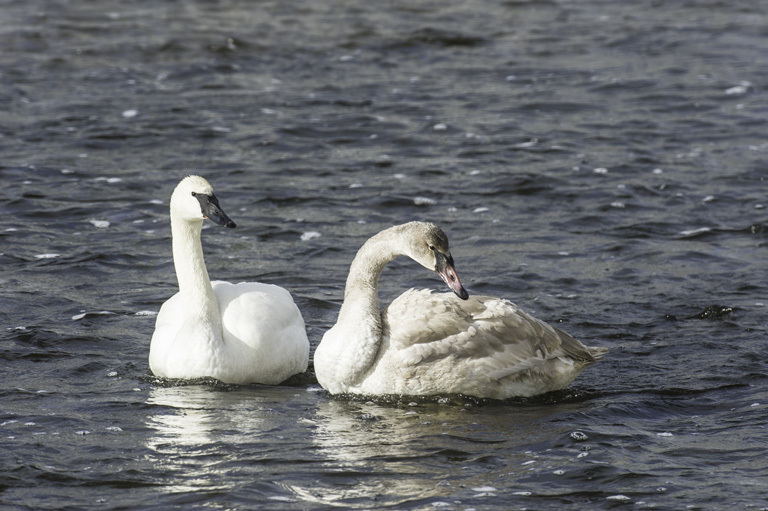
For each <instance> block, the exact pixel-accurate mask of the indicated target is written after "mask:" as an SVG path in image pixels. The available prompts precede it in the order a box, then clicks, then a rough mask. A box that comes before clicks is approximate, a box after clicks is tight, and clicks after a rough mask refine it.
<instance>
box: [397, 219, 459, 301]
mask: <svg viewBox="0 0 768 511" xmlns="http://www.w3.org/2000/svg"><path fill="white" fill-rule="evenodd" d="M402 227H403V228H404V229H405V230H406V232H407V233H408V234H407V239H408V240H409V241H408V255H409V256H410V257H411V258H412V259H413V260H415V261H416V262H418V263H419V264H421V265H422V266H424V267H425V268H427V269H430V270H433V271H435V272H437V274H438V275H440V278H441V279H443V281H444V282H445V283H446V284H448V287H449V288H451V291H453V292H454V293H456V296H458V297H459V298H461V299H462V300H466V299H467V298H469V293H468V292H467V290H466V289H464V286H462V285H461V281H460V280H459V275H458V274H457V273H456V268H455V267H454V265H453V257H452V256H451V251H450V250H449V248H448V236H446V235H445V233H444V232H443V230H442V229H440V228H439V227H438V226H436V225H435V224H431V223H428V222H411V223H408V224H405V225H403V226H402Z"/></svg>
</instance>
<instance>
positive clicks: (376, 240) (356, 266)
mask: <svg viewBox="0 0 768 511" xmlns="http://www.w3.org/2000/svg"><path fill="white" fill-rule="evenodd" d="M392 234H393V233H392V232H391V229H387V230H385V231H382V232H380V233H379V234H377V235H376V236H373V237H372V238H370V239H369V240H368V241H366V242H365V244H363V246H362V247H360V250H358V251H357V255H355V259H354V260H353V261H352V264H351V265H350V267H349V276H348V277H347V284H346V287H345V289H344V302H343V303H342V305H341V310H340V311H339V319H338V322H339V323H343V322H345V321H346V320H347V319H350V320H354V321H359V320H360V318H361V316H365V317H366V318H367V319H368V320H369V321H370V323H368V321H366V323H367V324H370V325H372V326H374V325H375V326H376V327H380V323H381V318H380V314H379V296H378V288H379V277H380V276H381V272H382V270H384V267H385V266H386V265H387V263H389V262H390V261H391V260H393V259H394V258H395V257H397V256H398V255H402V254H403V252H402V251H401V250H399V248H398V247H397V244H396V243H395V240H394V239H393V238H394V237H393V236H392Z"/></svg>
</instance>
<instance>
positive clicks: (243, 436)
mask: <svg viewBox="0 0 768 511" xmlns="http://www.w3.org/2000/svg"><path fill="white" fill-rule="evenodd" d="M289 390H290V389H289ZM291 393H292V394H293V393H295V391H292V392H291ZM276 394H277V395H278V396H279V398H281V399H287V396H286V394H287V391H281V392H277V393H276ZM273 399H274V397H273ZM264 400H265V398H264V397H262V396H260V395H254V393H253V392H252V391H247V389H245V391H242V392H235V391H231V392H227V391H222V390H221V389H216V388H213V387H210V386H206V385H187V386H180V387H158V388H154V389H152V390H151V391H150V395H149V398H148V399H147V404H148V405H151V406H152V413H151V414H149V416H148V421H147V426H148V427H150V428H151V429H152V430H154V434H153V435H152V436H151V437H149V439H148V440H147V447H148V448H149V449H150V451H152V452H153V453H154V454H155V456H153V458H152V463H153V465H154V466H155V468H156V471H157V472H158V473H164V474H166V475H167V476H168V477H169V478H170V479H171V480H172V484H170V485H169V486H167V487H166V488H165V489H166V490H167V491H169V492H173V493H177V492H199V491H222V490H230V489H232V488H234V487H235V486H236V485H237V484H238V483H240V484H242V481H238V480H237V479H236V478H233V477H232V475H231V471H232V468H233V465H236V464H237V463H238V462H239V458H240V455H241V452H240V451H245V452H248V451H256V452H259V453H263V452H264V450H265V449H264V448H263V447H261V448H260V449H259V447H258V446H260V445H263V444H264V443H266V442H267V440H268V439H267V438H265V437H266V436H268V435H269V434H270V432H271V431H272V430H274V429H279V426H280V421H279V420H278V418H275V420H272V416H273V415H274V413H273V411H272V410H271V408H270V407H265V406H261V405H263V404H264V403H263V401H264ZM270 404H271V403H270ZM282 420H283V421H285V419H284V418H283V419H282ZM254 444H255V445H256V447H254ZM248 479H249V480H251V477H249V478H248Z"/></svg>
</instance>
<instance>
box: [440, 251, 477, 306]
mask: <svg viewBox="0 0 768 511" xmlns="http://www.w3.org/2000/svg"><path fill="white" fill-rule="evenodd" d="M434 253H435V261H436V264H435V271H436V272H437V274H438V275H440V278H441V279H443V282H445V283H446V284H448V287H449V288H451V291H453V292H454V293H455V294H456V296H458V297H459V298H461V299H462V300H466V299H467V298H469V293H468V292H467V290H466V289H464V286H462V285H461V281H460V280H459V275H458V274H457V273H456V268H455V267H454V266H453V257H451V254H448V255H445V254H443V253H442V252H439V251H437V250H434Z"/></svg>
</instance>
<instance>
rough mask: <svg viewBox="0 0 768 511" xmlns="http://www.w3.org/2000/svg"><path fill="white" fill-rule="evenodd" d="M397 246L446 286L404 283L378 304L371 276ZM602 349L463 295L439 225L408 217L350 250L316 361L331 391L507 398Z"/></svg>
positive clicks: (554, 385) (541, 388) (537, 388)
mask: <svg viewBox="0 0 768 511" xmlns="http://www.w3.org/2000/svg"><path fill="white" fill-rule="evenodd" d="M398 255H407V256H409V257H411V258H412V259H414V260H416V261H418V262H419V263H421V264H422V265H423V266H425V267H427V268H429V269H433V270H436V271H437V272H438V274H439V275H440V276H441V277H442V278H443V280H444V281H445V282H446V283H447V284H448V285H449V287H450V288H451V289H452V290H453V293H433V292H431V291H428V290H413V289H411V290H408V291H406V292H405V293H403V294H402V295H400V296H399V297H398V298H397V299H395V300H394V301H393V302H392V303H391V304H390V305H389V307H387V308H386V309H385V310H384V311H379V306H378V297H377V286H378V279H379V276H380V274H381V271H382V269H383V268H384V266H385V265H386V264H387V263H388V262H389V261H391V260H392V259H394V258H395V257H396V256H398ZM457 295H458V296H457ZM604 352H605V350H604V349H603V348H588V347H586V346H584V345H583V344H581V343H580V342H579V341H577V340H576V339H574V338H573V337H571V336H570V335H568V334H566V333H565V332H562V331H561V330H558V329H556V328H553V327H551V326H549V325H547V324H546V323H544V322H542V321H539V320H537V319H535V318H533V317H531V316H529V315H528V314H526V313H525V312H523V311H522V310H520V309H519V308H518V307H517V306H516V305H515V304H513V303H511V302H509V301H507V300H502V299H500V298H493V297H489V296H477V297H471V298H469V297H468V294H467V292H466V290H465V289H464V288H463V287H462V285H461V283H460V282H459V279H458V276H457V275H456V272H455V269H454V267H453V259H452V257H451V255H450V251H449V250H448V240H447V238H446V237H445V234H444V233H443V232H442V231H441V230H440V229H439V228H438V227H437V226H435V225H433V224H428V223H423V222H411V223H408V224H404V225H399V226H395V227H392V228H390V229H386V230H384V231H382V232H380V233H379V234H377V235H376V236H374V237H373V238H371V239H370V240H368V241H367V242H366V243H365V244H364V245H363V247H362V248H361V249H360V251H359V252H358V253H357V256H356V257H355V259H354V261H353V262H352V265H351V267H350V270H349V277H348V279H347V286H346V290H345V294H344V303H343V304H342V307H341V311H340V312H339V318H338V321H337V322H336V324H335V325H334V326H333V327H332V328H331V329H330V330H329V331H328V332H326V334H325V335H324V336H323V339H322V341H321V342H320V345H319V346H318V347H317V350H316V351H315V358H314V364H315V372H316V374H317V379H318V381H319V382H320V384H321V385H322V386H323V387H324V388H325V389H327V390H328V391H329V392H331V393H332V394H341V393H353V394H365V395H386V394H402V395H434V394H453V393H460V394H466V395H471V396H476V397H481V398H494V399H506V398H509V397H514V396H533V395H536V394H542V393H545V392H549V391H552V390H557V389H562V388H564V387H566V386H567V385H568V384H569V383H570V382H571V381H573V380H574V378H576V377H577V376H578V375H579V373H581V371H582V370H583V369H584V368H585V367H587V366H588V365H590V364H591V363H593V362H595V361H596V360H597V359H599V358H600V356H601V355H602V354H603V353H604Z"/></svg>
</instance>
